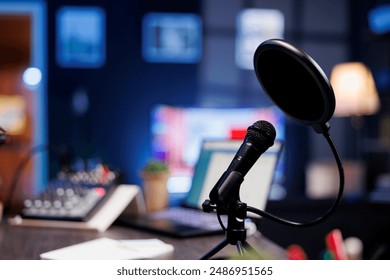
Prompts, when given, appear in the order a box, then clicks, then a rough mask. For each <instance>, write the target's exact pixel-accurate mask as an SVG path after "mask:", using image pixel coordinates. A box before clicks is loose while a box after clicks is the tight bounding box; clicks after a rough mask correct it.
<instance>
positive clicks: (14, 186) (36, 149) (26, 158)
mask: <svg viewBox="0 0 390 280" xmlns="http://www.w3.org/2000/svg"><path fill="white" fill-rule="evenodd" d="M47 149H48V145H46V144H44V145H38V146H35V147H33V148H31V150H30V151H28V152H27V153H26V154H25V155H24V157H23V158H22V159H21V161H20V162H19V164H18V165H17V167H16V169H15V173H14V175H13V177H12V180H11V183H10V186H9V191H8V196H7V198H6V200H5V201H4V209H5V211H4V212H8V211H9V210H10V208H11V203H12V199H13V197H14V194H15V191H16V189H17V186H18V182H19V178H20V175H21V173H22V171H23V170H24V168H25V167H26V165H27V164H28V163H29V162H30V160H31V159H32V157H33V156H34V155H35V154H36V153H38V152H40V151H41V150H42V151H47Z"/></svg>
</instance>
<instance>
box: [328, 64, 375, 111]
mask: <svg viewBox="0 0 390 280" xmlns="http://www.w3.org/2000/svg"><path fill="white" fill-rule="evenodd" d="M330 82H331V84H332V87H333V90H334V93H335V97H336V100H337V104H336V108H335V112H334V114H335V116H338V117H354V116H363V115H373V114H375V113H376V112H378V110H379V106H380V104H379V97H378V92H377V90H376V87H375V82H374V78H373V77H372V74H371V71H370V69H368V68H367V66H365V65H364V64H363V63H361V62H348V63H341V64H337V65H335V66H334V67H333V69H332V73H331V76H330Z"/></svg>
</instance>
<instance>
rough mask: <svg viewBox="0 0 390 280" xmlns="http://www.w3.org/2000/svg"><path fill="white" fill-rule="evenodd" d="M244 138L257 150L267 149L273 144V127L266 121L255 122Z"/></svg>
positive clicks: (274, 135) (274, 134)
mask: <svg viewBox="0 0 390 280" xmlns="http://www.w3.org/2000/svg"><path fill="white" fill-rule="evenodd" d="M246 137H247V138H248V139H249V140H250V141H251V142H253V144H254V145H256V147H258V148H264V147H266V149H268V148H269V147H271V146H272V145H273V144H274V141H275V137H276V130H275V127H274V126H273V125H272V124H271V123H269V122H267V121H257V122H255V123H254V124H252V125H251V126H250V127H248V131H247V134H246Z"/></svg>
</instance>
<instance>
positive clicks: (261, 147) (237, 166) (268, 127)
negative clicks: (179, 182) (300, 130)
mask: <svg viewBox="0 0 390 280" xmlns="http://www.w3.org/2000/svg"><path fill="white" fill-rule="evenodd" d="M275 137H276V131H275V128H274V127H273V125H272V124H270V123H269V122H267V121H257V122H255V123H254V124H253V125H251V126H250V127H248V130H247V134H246V136H245V139H244V142H243V143H242V145H241V147H240V148H239V150H238V151H237V153H236V155H235V156H234V158H233V160H232V162H231V163H230V164H229V166H228V168H227V169H226V171H225V172H224V173H223V174H222V176H221V178H220V179H219V180H218V182H217V183H216V184H215V186H214V187H213V189H212V190H211V192H210V195H209V198H210V202H211V203H213V204H216V205H217V207H219V206H222V207H224V208H226V206H229V205H230V203H231V202H234V201H236V200H239V187H240V185H241V183H242V182H243V180H244V176H245V175H246V174H247V173H248V171H249V170H250V169H251V168H252V166H253V165H254V164H255V163H256V161H257V160H258V158H259V157H260V156H261V155H262V154H263V153H264V152H265V151H266V150H267V149H268V148H269V147H271V146H272V145H273V144H274V141H275Z"/></svg>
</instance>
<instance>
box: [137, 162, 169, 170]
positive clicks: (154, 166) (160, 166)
mask: <svg viewBox="0 0 390 280" xmlns="http://www.w3.org/2000/svg"><path fill="white" fill-rule="evenodd" d="M142 171H143V172H144V173H163V172H168V171H169V168H168V165H167V164H166V163H165V162H163V161H161V160H157V159H154V160H151V161H150V162H148V163H147V164H146V165H145V166H144V168H143V169H142Z"/></svg>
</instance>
